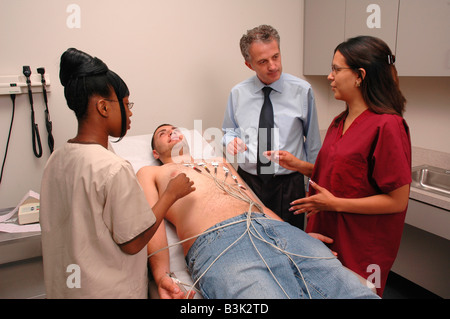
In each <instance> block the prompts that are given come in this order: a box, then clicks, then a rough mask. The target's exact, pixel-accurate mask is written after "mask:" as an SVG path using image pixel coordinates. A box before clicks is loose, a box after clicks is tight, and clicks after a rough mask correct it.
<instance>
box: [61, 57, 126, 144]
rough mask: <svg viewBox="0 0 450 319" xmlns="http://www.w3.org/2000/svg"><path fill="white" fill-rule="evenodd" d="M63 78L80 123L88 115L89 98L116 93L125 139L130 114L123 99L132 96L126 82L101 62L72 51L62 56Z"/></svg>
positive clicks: (65, 92)
mask: <svg viewBox="0 0 450 319" xmlns="http://www.w3.org/2000/svg"><path fill="white" fill-rule="evenodd" d="M59 78H60V81H61V84H62V85H63V86H64V96H65V98H66V101H67V105H68V106H69V108H70V109H71V110H73V111H74V112H75V115H76V117H77V119H78V120H79V121H82V120H84V119H85V118H86V116H87V106H88V103H89V99H90V98H91V97H92V96H94V95H100V96H102V97H104V98H108V97H110V96H111V94H112V92H115V93H116V96H117V99H118V101H119V104H120V111H121V114H122V131H121V135H120V136H121V137H123V136H124V135H125V133H126V130H127V128H126V113H125V106H124V104H123V99H124V98H125V97H126V96H129V95H130V91H129V90H128V87H127V85H126V84H125V82H124V81H123V80H122V79H121V78H120V76H118V75H117V74H116V73H114V72H113V71H111V70H109V69H108V66H107V65H106V64H105V63H104V62H103V61H102V60H100V59H98V58H96V57H92V56H90V55H89V54H87V53H85V52H83V51H80V50H77V49H75V48H70V49H68V50H67V51H66V52H64V53H63V54H62V56H61V62H60V71H59Z"/></svg>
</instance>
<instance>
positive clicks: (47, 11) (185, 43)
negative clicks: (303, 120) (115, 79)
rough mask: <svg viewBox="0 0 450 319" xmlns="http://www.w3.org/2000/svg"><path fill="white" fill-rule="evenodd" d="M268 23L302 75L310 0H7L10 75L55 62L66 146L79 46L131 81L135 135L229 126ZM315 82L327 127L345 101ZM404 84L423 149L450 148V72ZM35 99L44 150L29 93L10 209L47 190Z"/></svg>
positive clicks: (1, 27)
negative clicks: (75, 8) (66, 62)
mask: <svg viewBox="0 0 450 319" xmlns="http://www.w3.org/2000/svg"><path fill="white" fill-rule="evenodd" d="M72 3H75V4H78V5H79V6H80V8H81V28H79V29H70V28H68V27H67V23H66V20H67V18H68V17H69V16H70V13H67V12H66V9H67V7H68V5H69V4H72ZM260 24H271V25H273V26H274V27H275V28H277V29H278V31H279V32H280V34H281V49H282V58H283V67H284V71H285V72H288V73H291V74H294V75H297V76H300V77H302V73H303V70H302V59H303V1H302V0H278V1H270V0H165V1H156V0H128V1H123V0H95V1H86V0H41V1H36V0H15V1H10V0H0V43H1V50H0V75H11V74H21V73H22V66H23V65H30V66H31V68H32V71H33V73H36V68H38V67H42V66H43V67H45V68H46V73H48V74H49V75H50V79H51V92H50V93H49V107H50V114H51V119H52V121H53V133H54V137H55V142H56V147H60V146H61V145H62V144H63V143H65V141H67V140H68V139H69V138H71V137H73V136H74V135H75V134H76V120H75V116H74V115H73V113H72V112H71V111H70V110H69V109H68V108H67V106H66V103H65V99H64V96H63V88H62V86H61V85H60V84H59V79H58V72H59V58H60V56H61V54H62V53H63V52H64V51H65V50H66V49H67V48H69V47H76V48H78V49H80V50H84V51H86V52H88V53H90V54H92V55H95V56H98V57H99V58H101V59H102V60H103V61H104V62H106V63H107V64H108V66H109V67H110V68H111V69H112V70H114V71H116V72H117V73H118V74H120V76H121V77H122V78H123V79H124V80H125V81H126V82H127V84H128V86H129V88H130V90H131V96H130V100H131V101H133V102H135V107H134V108H133V113H134V115H133V117H132V119H131V120H132V124H131V130H130V131H129V132H128V134H130V135H138V134H144V133H149V132H153V130H154V128H155V126H156V125H157V124H160V123H162V122H171V123H174V124H176V125H179V126H181V127H186V128H193V125H194V120H199V119H201V120H202V121H203V129H207V128H209V127H219V128H220V127H221V124H222V118H223V113H224V111H225V107H226V102H227V98H228V93H229V90H230V89H231V87H232V86H233V85H234V84H236V83H238V82H240V81H241V80H244V79H246V78H247V77H249V76H251V75H253V73H252V72H251V71H250V70H249V69H247V68H246V67H245V66H244V63H243V59H242V57H241V54H240V51H239V46H238V43H239V39H240V37H241V36H242V34H243V33H245V32H246V30H247V29H250V28H253V27H254V26H257V25H260ZM324 27H326V26H324ZM331 55H332V53H331V52H330V59H331ZM306 79H307V80H308V81H310V82H311V84H312V85H313V88H314V90H315V95H316V100H317V107H318V113H319V125H320V128H321V129H326V128H327V127H328V125H329V123H330V121H331V119H332V118H333V117H334V116H335V115H336V114H338V113H339V112H340V111H341V110H343V107H344V106H343V105H342V103H340V102H336V101H335V100H334V98H333V96H332V95H331V91H330V89H329V85H328V81H327V80H326V78H325V77H308V78H306ZM401 87H402V89H403V91H404V93H405V95H406V97H407V99H408V105H407V113H406V115H405V117H406V119H407V121H408V123H409V125H410V128H411V132H412V140H413V145H415V146H419V147H423V148H429V149H433V150H437V151H442V152H447V153H450V140H449V136H450V107H449V101H450V93H449V92H450V78H402V79H401ZM34 101H35V111H36V122H37V123H38V124H39V129H40V133H41V139H42V143H43V149H44V155H43V157H42V158H40V159H37V158H35V157H34V155H33V151H32V145H31V127H30V107H29V104H28V97H27V96H26V95H19V96H18V97H17V100H16V102H17V107H16V117H15V121H14V127H13V132H12V136H11V143H10V147H9V152H8V158H7V161H6V165H5V171H4V176H3V181H2V184H1V185H0V208H3V207H11V206H15V205H16V204H17V202H18V201H19V200H20V199H21V198H22V196H23V195H24V194H25V193H26V192H27V191H28V190H30V189H33V190H35V191H39V189H40V179H41V175H42V171H43V167H44V165H45V162H46V160H47V159H48V157H49V150H48V146H47V143H46V141H47V133H46V130H45V121H44V105H43V100H42V95H40V94H35V95H34ZM10 117H11V101H10V98H9V96H5V95H3V96H0V159H1V160H3V154H4V150H5V145H6V139H7V134H8V128H9V123H10Z"/></svg>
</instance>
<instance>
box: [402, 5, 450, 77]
mask: <svg viewBox="0 0 450 319" xmlns="http://www.w3.org/2000/svg"><path fill="white" fill-rule="evenodd" d="M398 20H399V21H398V40H397V61H396V66H397V70H398V73H399V75H404V76H450V1H449V0H431V1H430V0H400V14H399V19H398Z"/></svg>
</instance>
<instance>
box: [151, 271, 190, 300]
mask: <svg viewBox="0 0 450 319" xmlns="http://www.w3.org/2000/svg"><path fill="white" fill-rule="evenodd" d="M158 293H159V297H160V298H161V299H186V298H187V299H192V298H194V295H195V292H194V291H191V293H190V294H189V296H188V297H187V294H186V293H184V292H182V291H181V289H180V288H179V287H178V285H177V284H176V283H175V282H174V281H173V280H172V278H170V277H169V276H163V277H162V278H161V280H160V281H159V284H158Z"/></svg>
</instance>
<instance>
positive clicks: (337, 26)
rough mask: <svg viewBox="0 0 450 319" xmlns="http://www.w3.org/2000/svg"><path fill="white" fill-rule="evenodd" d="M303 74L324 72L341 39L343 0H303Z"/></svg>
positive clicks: (343, 15)
mask: <svg viewBox="0 0 450 319" xmlns="http://www.w3.org/2000/svg"><path fill="white" fill-rule="evenodd" d="M304 14H305V20H304V23H305V24H304V41H303V45H304V48H303V74H305V75H328V74H329V73H330V71H331V69H330V68H331V62H332V60H333V52H334V49H335V48H336V46H337V45H338V44H339V43H341V42H343V41H344V21H345V0H305V9H304Z"/></svg>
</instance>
